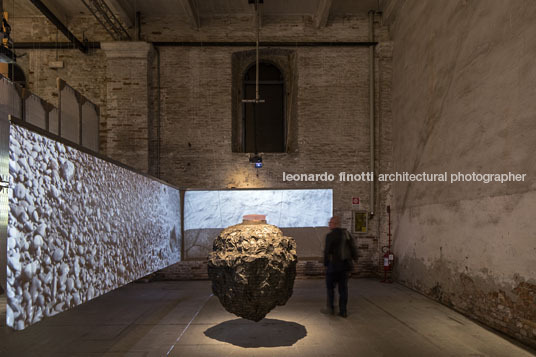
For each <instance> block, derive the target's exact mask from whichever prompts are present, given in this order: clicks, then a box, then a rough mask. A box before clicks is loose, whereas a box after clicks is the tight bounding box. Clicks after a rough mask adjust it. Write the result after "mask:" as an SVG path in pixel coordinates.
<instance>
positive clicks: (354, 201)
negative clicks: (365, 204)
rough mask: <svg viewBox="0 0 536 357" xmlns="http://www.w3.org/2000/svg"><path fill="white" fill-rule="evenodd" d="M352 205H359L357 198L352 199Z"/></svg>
mask: <svg viewBox="0 0 536 357" xmlns="http://www.w3.org/2000/svg"><path fill="white" fill-rule="evenodd" d="M352 204H353V205H359V197H352Z"/></svg>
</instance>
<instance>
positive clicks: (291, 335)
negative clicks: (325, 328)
mask: <svg viewBox="0 0 536 357" xmlns="http://www.w3.org/2000/svg"><path fill="white" fill-rule="evenodd" d="M205 335H206V336H207V337H210V338H212V339H215V340H218V341H221V342H227V343H230V344H232V345H235V346H240V347H281V346H292V345H293V344H295V343H296V342H297V341H298V340H300V339H302V338H304V337H305V336H307V330H306V329H305V327H304V326H302V325H300V324H298V323H296V322H290V321H283V320H275V319H262V320H261V321H259V322H253V321H249V320H245V319H236V320H229V321H225V322H222V323H221V324H218V325H216V326H213V327H211V328H209V329H207V330H206V331H205Z"/></svg>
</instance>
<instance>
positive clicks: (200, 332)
mask: <svg viewBox="0 0 536 357" xmlns="http://www.w3.org/2000/svg"><path fill="white" fill-rule="evenodd" d="M324 295H325V291H324V282H323V280H297V281H296V284H295V289H294V295H293V296H292V298H291V299H290V300H289V302H288V303H287V305H285V306H282V307H279V308H277V309H275V310H274V311H272V312H271V313H270V314H269V315H268V316H267V318H265V319H264V320H261V322H259V323H254V322H250V321H247V320H243V319H240V318H237V317H236V316H234V315H232V314H229V313H227V312H226V311H225V310H224V309H223V308H222V307H221V305H220V303H219V301H218V299H217V298H216V297H214V296H212V295H211V291H210V282H208V281H177V282H154V283H145V284H142V283H133V284H129V285H127V286H125V287H123V288H120V289H117V290H115V291H113V292H111V293H109V294H106V295H104V296H101V297H99V298H97V299H95V300H93V301H91V302H89V303H87V304H84V305H82V306H79V307H77V308H75V309H72V310H70V311H68V312H65V313H63V314H60V315H57V316H55V317H52V318H49V319H47V320H45V321H42V322H40V323H38V324H36V325H34V326H31V327H29V328H28V329H26V330H24V331H19V332H14V331H12V330H10V329H8V328H6V327H5V313H4V314H3V316H0V318H1V319H2V323H3V324H4V326H2V328H1V329H0V336H1V337H0V356H38V357H44V356H165V355H169V356H278V357H282V356H308V357H309V356H366V357H368V356H434V357H438V356H508V357H511V356H534V355H535V354H534V351H532V352H531V351H529V350H528V349H526V348H523V347H522V346H520V345H518V344H516V343H515V342H512V341H509V340H506V339H504V338H503V337H501V336H499V335H497V334H495V333H494V332H491V331H489V330H488V329H486V328H484V327H482V326H480V325H478V324H476V323H474V322H473V321H471V320H469V319H467V318H465V317H464V316H462V315H460V314H458V313H456V312H454V311H452V310H450V309H448V308H447V307H445V306H443V305H440V304H437V303H435V302H434V301H432V300H430V299H428V298H426V297H423V296H422V295H419V294H417V293H415V292H413V291H411V290H408V289H406V288H405V287H403V286H401V285H397V284H390V285H386V284H381V283H379V282H377V281H375V280H367V279H356V280H351V281H350V302H349V311H348V312H349V316H348V318H346V319H344V318H341V317H338V316H332V315H326V314H323V313H321V312H320V310H321V309H322V307H323V306H324V304H325V298H324ZM4 297H5V295H4ZM4 302H5V300H4Z"/></svg>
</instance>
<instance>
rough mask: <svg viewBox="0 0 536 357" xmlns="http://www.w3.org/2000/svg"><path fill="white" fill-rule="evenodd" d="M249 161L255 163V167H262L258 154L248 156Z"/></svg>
mask: <svg viewBox="0 0 536 357" xmlns="http://www.w3.org/2000/svg"><path fill="white" fill-rule="evenodd" d="M249 162H251V163H253V164H255V168H256V169H260V168H261V167H262V157H260V156H259V155H255V156H250V157H249Z"/></svg>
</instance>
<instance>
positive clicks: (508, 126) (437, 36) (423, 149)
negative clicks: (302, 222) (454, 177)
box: [386, 1, 536, 346]
mask: <svg viewBox="0 0 536 357" xmlns="http://www.w3.org/2000/svg"><path fill="white" fill-rule="evenodd" d="M386 8H387V9H389V11H391V12H389V11H388V13H387V14H386V15H387V18H389V19H391V21H392V23H391V35H392V39H393V42H394V50H393V88H392V91H393V92H392V109H393V113H395V114H394V116H393V131H394V132H395V133H396V135H394V138H393V151H394V157H393V162H394V168H395V170H396V171H399V172H402V171H408V172H414V173H419V172H423V171H425V172H429V173H439V172H445V171H446V172H448V173H449V174H450V173H457V172H462V173H472V172H477V173H508V172H515V173H519V174H526V179H525V181H524V182H509V183H502V184H501V183H488V184H485V183H476V182H456V183H421V182H415V183H397V184H394V185H393V195H394V206H395V213H396V230H395V235H394V242H395V245H394V249H395V254H396V256H397V264H396V267H395V269H396V275H397V278H398V281H400V282H402V283H404V284H406V285H408V286H410V287H412V288H415V289H417V290H419V291H421V292H423V293H424V294H426V295H428V296H431V297H433V298H435V299H437V300H439V301H441V302H443V303H445V304H448V305H450V306H452V307H454V308H455V309H458V310H460V311H463V312H464V313H466V314H468V315H470V316H472V317H474V318H476V319H478V320H480V321H482V322H484V323H486V324H487V325H489V326H491V327H493V328H495V329H498V330H500V331H503V332H505V333H507V334H509V335H511V336H514V337H515V338H517V339H519V340H521V341H523V342H525V343H527V344H529V345H532V346H535V345H536V300H535V296H536V237H535V235H534V232H535V231H536V221H535V220H534V218H533V216H534V211H535V209H536V192H535V189H536V180H535V179H534V178H535V175H536V162H535V161H534V158H533V152H534V150H535V149H536V142H535V141H534V137H535V136H536V124H535V122H534V114H535V113H536V102H535V101H534V97H535V95H536V84H535V83H536V68H535V67H534V61H533V58H534V56H535V55H536V45H535V43H534V41H532V38H533V35H534V33H536V24H535V23H534V21H533V18H534V16H536V4H534V3H532V2H527V1H508V2H505V1H469V2H468V1H434V2H431V1H391V2H388V6H387V7H386Z"/></svg>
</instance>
